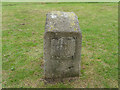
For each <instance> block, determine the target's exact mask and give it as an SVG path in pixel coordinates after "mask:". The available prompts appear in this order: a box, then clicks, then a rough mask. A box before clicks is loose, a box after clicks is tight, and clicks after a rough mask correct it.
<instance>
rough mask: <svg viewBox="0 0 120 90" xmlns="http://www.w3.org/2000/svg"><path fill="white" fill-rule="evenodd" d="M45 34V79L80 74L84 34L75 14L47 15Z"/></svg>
mask: <svg viewBox="0 0 120 90" xmlns="http://www.w3.org/2000/svg"><path fill="white" fill-rule="evenodd" d="M46 16H47V17H46V25H45V33H44V61H45V63H44V73H45V78H65V77H75V76H79V74H80V61H81V58H80V57H81V44H82V34H81V30H80V27H79V23H78V18H77V16H76V15H75V13H73V12H60V11H53V12H50V13H48V14H47V15H46Z"/></svg>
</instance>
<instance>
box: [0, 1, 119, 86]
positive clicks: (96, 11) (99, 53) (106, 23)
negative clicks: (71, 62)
mask: <svg viewBox="0 0 120 90" xmlns="http://www.w3.org/2000/svg"><path fill="white" fill-rule="evenodd" d="M50 11H65V12H74V13H75V14H76V15H77V16H78V20H79V25H80V28H81V30H82V37H83V38H82V52H81V53H82V55H81V56H82V57H81V59H82V61H81V76H80V77H79V78H78V79H76V80H70V81H67V80H66V81H64V82H60V83H55V84H50V83H48V84H45V83H44V70H43V69H44V60H43V36H44V29H45V20H46V13H48V12H50ZM2 20H3V21H2V30H3V31H2V69H3V71H2V77H3V78H2V79H3V81H2V82H3V84H2V86H3V88H10V87H14V88H18V87H19V88H20V87H22V88H30V87H31V88H42V87H43V88H46V87H47V88H97V87H98V88H115V87H118V3H57V4H56V3H42V4H41V3H30V2H29V3H5V2H4V3H3V4H2Z"/></svg>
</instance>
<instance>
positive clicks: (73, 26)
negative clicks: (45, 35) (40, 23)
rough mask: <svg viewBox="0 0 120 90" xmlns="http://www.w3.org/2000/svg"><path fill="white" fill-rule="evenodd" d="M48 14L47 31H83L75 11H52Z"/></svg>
mask: <svg viewBox="0 0 120 90" xmlns="http://www.w3.org/2000/svg"><path fill="white" fill-rule="evenodd" d="M46 16H47V17H46V25H45V32H81V31H80V27H79V22H78V17H77V16H76V15H75V13H73V12H61V11H52V12H50V13H48V14H47V15H46Z"/></svg>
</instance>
